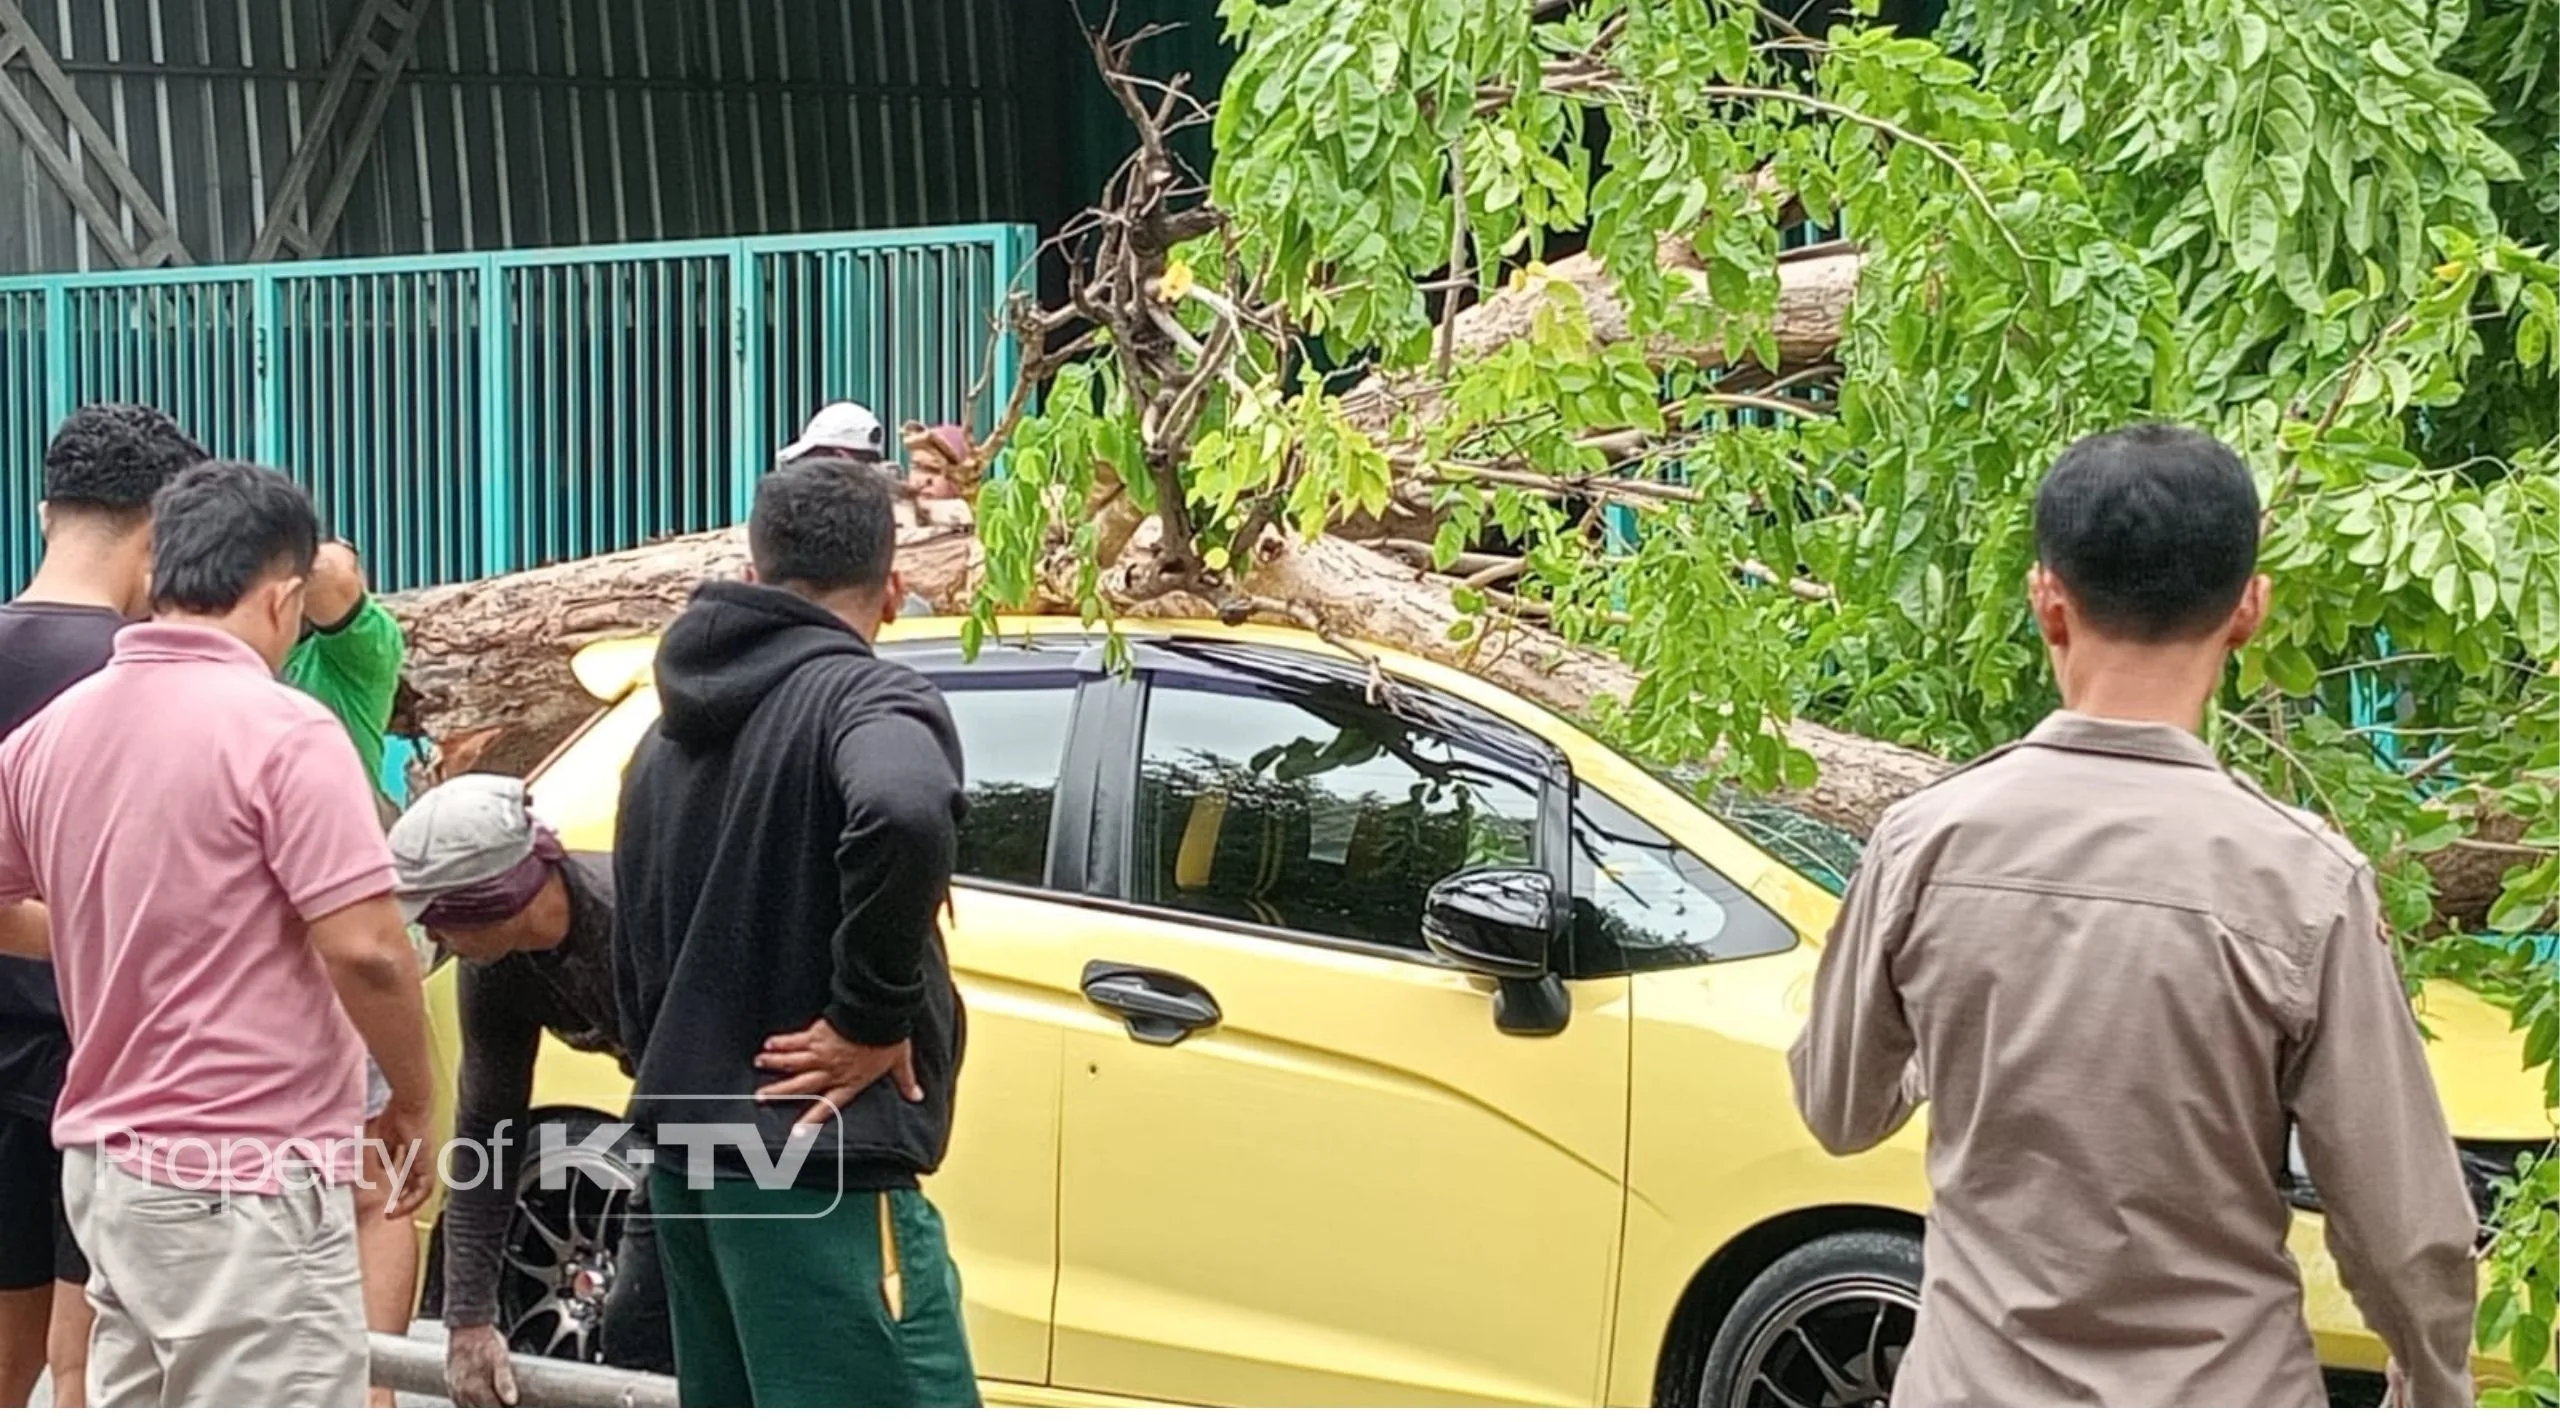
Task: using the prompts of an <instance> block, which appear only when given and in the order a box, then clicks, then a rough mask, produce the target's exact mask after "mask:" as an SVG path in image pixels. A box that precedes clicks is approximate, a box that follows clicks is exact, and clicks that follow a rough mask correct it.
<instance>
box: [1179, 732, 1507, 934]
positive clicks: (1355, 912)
mask: <svg viewBox="0 0 2560 1422" xmlns="http://www.w3.org/2000/svg"><path fill="white" fill-rule="evenodd" d="M1140 760H1141V766H1140V783H1139V805H1138V812H1139V822H1138V829H1137V853H1136V864H1135V866H1134V874H1133V883H1132V897H1133V898H1134V899H1136V901H1137V902H1139V903H1144V904H1155V905H1160V906H1162V907H1165V908H1173V909H1182V910H1186V911H1189V912H1192V913H1202V914H1209V915H1213V916H1215V917H1218V918H1226V919H1233V920H1235V921H1237V922H1241V923H1255V924H1263V925H1266V926H1269V927H1274V928H1283V929H1289V930H1292V931H1295V932H1300V933H1311V934H1320V935H1323V936H1325V937H1330V938H1341V939H1349V940H1352V941H1355V942H1360V943H1368V944H1374V945H1377V946H1380V947H1387V948H1402V949H1412V950H1415V951H1420V950H1421V949H1422V904H1423V899H1424V896H1425V895H1427V894H1428V893H1429V892H1430V889H1431V886H1432V885H1433V884H1435V883H1437V882H1439V881H1440V880H1441V879H1442V878H1444V877H1446V876H1448V875H1450V874H1453V873H1455V872H1457V871H1458V870H1460V869H1468V868H1477V867H1481V866H1484V865H1492V864H1528V863H1531V862H1532V852H1533V846H1534V844H1535V834H1536V826H1537V809H1538V791H1537V781H1536V779H1535V777H1534V776H1533V775H1531V774H1530V773H1529V772H1528V771H1525V770H1522V769H1518V768H1515V767H1513V766H1511V765H1509V764H1507V763H1505V762H1503V761H1499V760H1495V759H1493V758H1491V757H1489V756H1485V755H1482V754H1479V753H1476V752H1474V751H1472V750H1470V749H1469V748H1467V747H1465V746H1463V745H1460V744H1457V743H1454V742H1452V741H1450V740H1448V739H1446V738H1445V737H1444V736H1442V735H1440V734H1437V733H1435V732H1434V731H1432V730H1428V729H1425V728H1424V727H1422V726H1420V725H1418V724H1415V723H1413V722H1410V721H1406V720H1404V719H1402V718H1400V717H1398V716H1397V715H1395V714H1394V713H1393V712H1392V711H1389V710H1387V709H1386V708H1383V707H1377V706H1371V705H1368V704H1367V703H1366V700H1365V698H1363V697H1362V696H1361V694H1360V692H1359V690H1358V688H1357V687H1356V686H1354V687H1349V688H1347V689H1345V690H1344V691H1343V692H1342V693H1341V694H1339V695H1336V694H1331V693H1325V692H1310V693H1305V694H1301V693H1298V692H1295V691H1293V692H1292V693H1291V695H1290V696H1289V697H1288V699H1285V700H1284V699H1281V698H1278V697H1273V696H1263V695H1255V694H1250V693H1246V692H1243V691H1239V690H1224V689H1221V690H1209V689H1205V688H1202V687H1196V686H1188V685H1183V684H1180V683H1178V682H1170V681H1159V682H1158V683H1157V684H1156V685H1155V686H1154V688H1153V690H1152V691H1151V692H1150V694H1149V696H1148V699H1147V713H1146V725H1145V728H1144V730H1143V732H1142V734H1141V738H1140Z"/></svg>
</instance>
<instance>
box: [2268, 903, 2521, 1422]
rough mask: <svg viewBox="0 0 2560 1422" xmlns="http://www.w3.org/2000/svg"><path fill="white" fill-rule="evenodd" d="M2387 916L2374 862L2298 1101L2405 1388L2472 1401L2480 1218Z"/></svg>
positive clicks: (2297, 1055)
mask: <svg viewBox="0 0 2560 1422" xmlns="http://www.w3.org/2000/svg"><path fill="white" fill-rule="evenodd" d="M2381 922H2382V905H2381V901H2380V899H2379V897H2378V896H2377V895H2376V893H2375V891H2374V884H2373V871H2372V870H2370V869H2366V870H2363V871H2361V872H2360V873H2358V874H2357V875H2356V878H2355V882H2354V887H2353V888H2352V889H2351V890H2350V892H2349V894H2348V896H2347V903H2346V905H2345V908H2344V912H2343V913H2342V915H2341V916H2340V918H2339V920H2338V921H2337V923H2336V924H2335V925H2334V926H2333V927H2332V928H2331V930H2330V933H2329V938H2328V942H2327V943H2326V944H2325V945H2323V947H2322V949H2321V954H2320V960H2319V962H2318V964H2317V965H2316V967H2315V972H2316V974H2317V976H2316V980H2315V983H2314V991H2315V992H2316V993H2317V1000H2316V1002H2315V1005H2314V1008H2313V1012H2314V1014H2315V1015H2314V1017H2313V1019H2312V1023H2311V1026H2310V1029H2309V1031H2308V1032H2307V1033H2306V1034H2305V1036H2304V1038H2303V1041H2302V1042H2301V1043H2300V1045H2299V1046H2298V1047H2297V1048H2296V1050H2295V1051H2294V1053H2293V1055H2292V1058H2291V1060H2290V1062H2289V1063H2288V1067H2289V1070H2288V1072H2287V1077H2288V1085H2289V1088H2290V1090H2289V1096H2290V1099H2289V1100H2288V1101H2287V1103H2286V1104H2287V1106H2288V1108H2289V1109H2290V1110H2291V1111H2292V1112H2293V1116H2294V1123H2295V1125H2297V1126H2298V1127H2299V1128H2300V1129H2301V1132H2302V1159H2303V1163H2304V1164H2305V1165H2307V1166H2309V1167H2310V1170H2311V1183H2312V1185H2313V1186H2314V1187H2315V1188H2317V1189H2318V1190H2319V1192H2320V1204H2321V1209H2322V1211H2323V1213H2325V1214H2326V1216H2327V1226H2328V1231H2327V1232H2328V1242H2329V1254H2330V1256H2331V1257H2332V1258H2334V1259H2336V1260H2337V1261H2338V1277H2339V1279H2340V1280H2341V1281H2342V1282H2343V1283H2345V1284H2346V1286H2347V1292H2348V1293H2349V1294H2351V1295H2352V1296H2354V1298H2355V1301H2356V1308H2357V1309H2358V1310H2359V1311H2361V1312H2362V1313H2363V1314H2364V1317H2365V1322H2366V1323H2367V1324H2369V1325H2371V1326H2372V1328H2373V1331H2374V1332H2376V1333H2378V1334H2380V1335H2382V1341H2383V1344H2384V1346H2385V1347H2387V1348H2389V1349H2390V1350H2391V1361H2392V1362H2393V1364H2394V1365H2395V1366H2396V1370H2397V1371H2398V1372H2399V1374H2400V1376H2401V1378H2402V1380H2403V1382H2404V1383H2405V1385H2406V1389H2407V1392H2406V1398H2405V1400H2406V1401H2407V1402H2408V1403H2409V1404H2410V1405H2412V1406H2416V1407H2469V1406H2471V1405H2472V1394H2471V1371H2470V1366H2471V1360H2470V1353H2471V1316H2472V1310H2473V1307H2474V1303H2475V1299H2474V1294H2475V1291H2476V1290H2477V1288H2478V1285H2479V1279H2478V1275H2477V1273H2476V1272H2475V1265H2474V1264H2473V1262H2472V1257H2471V1251H2472V1241H2473V1237H2474V1235H2475V1234H2476V1232H2477V1230H2478V1228H2479V1225H2478V1221H2476V1220H2475V1219H2474V1218H2473V1217H2472V1213H2471V1199H2470V1195H2469V1193H2468V1192H2467V1191H2466V1190H2465V1189H2464V1187H2463V1182H2462V1165H2461V1162H2460V1161H2459V1160H2457V1159H2456V1158H2455V1156H2454V1151H2453V1132H2452V1131H2451V1130H2450V1129H2449V1128H2448V1127H2447V1126H2446V1125H2445V1120H2444V1108H2443V1107H2442V1106H2441V1105H2440V1104H2438V1102H2437V1100H2436V1087H2435V1079H2434V1077H2433V1076H2431V1075H2430V1074H2429V1073H2428V1070H2427V1057H2426V1052H2425V1050H2424V1049H2423V1048H2422V1047H2421V1045H2420V1043H2419V1039H2418V1023H2417V1019H2416V1018H2415V1016H2414V1015H2412V1014H2411V1012H2410V1011H2409V999H2408V995H2407V993H2406V992H2405V990H2404V989H2403V988H2402V987H2401V984H2400V970H2399V965H2398V964H2397V963H2396V962H2394V961H2393V960H2392V954H2391V947H2390V945H2389V944H2388V943H2386V942H2385V941H2384V940H2383V938H2382V933H2381V928H2380V925H2381Z"/></svg>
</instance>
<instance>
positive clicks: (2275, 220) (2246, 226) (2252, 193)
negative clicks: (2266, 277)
mask: <svg viewBox="0 0 2560 1422" xmlns="http://www.w3.org/2000/svg"><path fill="white" fill-rule="evenodd" d="M2283 230H2284V214H2283V213H2282V212H2280V211H2278V210H2277V208H2276V199H2275V195H2274V194H2273V193H2270V192H2268V191H2267V188H2266V186H2265V185H2264V184H2256V185H2252V186H2251V187H2250V189H2249V198H2248V201H2247V202H2246V203H2244V204H2243V205H2242V207H2241V210H2240V223H2239V226H2238V227H2237V228H2236V229H2235V230H2234V231H2233V232H2232V234H2231V262H2232V265H2234V266H2236V267H2238V268H2239V269H2240V270H2241V271H2244V272H2253V273H2254V272H2263V271H2265V270H2266V269H2267V268H2268V267H2269V266H2270V265H2272V264H2273V263H2274V261H2275V257H2276V239H2277V238H2278V237H2279V236H2280V235H2282V233H2283Z"/></svg>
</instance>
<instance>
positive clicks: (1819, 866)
mask: <svg viewBox="0 0 2560 1422" xmlns="http://www.w3.org/2000/svg"><path fill="white" fill-rule="evenodd" d="M1637 763H1638V764H1639V765H1642V766H1643V767H1644V770H1645V773H1647V774H1649V775H1651V776H1652V777H1653V778H1654V779H1656V780H1659V781H1661V782H1662V783H1663V784H1665V785H1668V786H1670V787H1671V788H1672V789H1674V790H1676V791H1678V792H1680V793H1681V794H1682V795H1684V796H1687V797H1689V798H1691V799H1694V800H1697V801H1698V802H1699V803H1701V804H1703V805H1705V806H1706V807H1707V812H1708V813H1709V814H1711V815H1714V816H1715V817H1716V818H1717V819H1719V820H1722V821H1723V822H1724V823H1725V824H1726V825H1727V826H1729V827H1730V828H1731V829H1732V830H1733V831H1734V833H1736V834H1739V835H1741V836H1742V837H1743V838H1744V839H1747V840H1749V841H1751V842H1752V843H1753V844H1755V845H1758V846H1759V847H1760V848H1761V849H1762V850H1763V851H1765V852H1766V853H1768V854H1769V855H1770V856H1772V857H1773V858H1775V859H1776V860H1777V861H1778V862H1779V863H1781V864H1784V865H1786V866H1787V867H1788V868H1790V869H1793V870H1794V871H1796V872H1797V873H1799V874H1802V875H1803V876H1805V877H1806V878H1808V879H1811V880H1812V881H1813V882H1815V883H1817V884H1820V885H1821V886H1822V887H1823V888H1825V889H1828V890H1830V891H1831V892H1832V893H1834V894H1840V893H1845V892H1847V891H1848V888H1849V875H1850V873H1851V872H1852V871H1854V870H1856V868H1857V867H1858V856H1859V854H1861V853H1862V852H1864V851H1865V849H1866V847H1867V842H1866V840H1865V839H1863V838H1861V837H1860V836H1858V835H1855V834H1851V833H1850V832H1849V831H1847V830H1844V829H1841V828H1840V827H1838V826H1837V825H1831V824H1826V823H1824V822H1823V821H1821V820H1818V819H1815V818H1814V817H1813V816H1811V815H1809V814H1806V813H1805V812H1804V811H1802V810H1799V809H1795V808H1793V807H1792V806H1788V805H1784V804H1781V803H1779V802H1778V801H1776V800H1774V799H1771V798H1770V797H1768V796H1766V795H1756V794H1753V793H1752V792H1750V791H1748V790H1744V789H1742V788H1741V787H1739V786H1737V785H1734V784H1732V783H1730V782H1726V781H1717V782H1715V783H1714V784H1712V785H1705V784H1703V783H1702V782H1701V781H1700V780H1699V779H1698V777H1697V776H1695V775H1688V774H1682V773H1681V772H1679V771H1676V770H1671V769H1668V768H1666V767H1664V766H1661V765H1657V764H1655V763H1653V762H1651V761H1643V760H1640V761H1638V762H1637Z"/></svg>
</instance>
